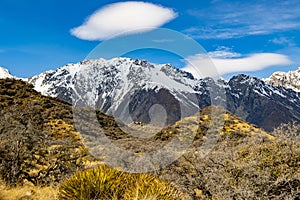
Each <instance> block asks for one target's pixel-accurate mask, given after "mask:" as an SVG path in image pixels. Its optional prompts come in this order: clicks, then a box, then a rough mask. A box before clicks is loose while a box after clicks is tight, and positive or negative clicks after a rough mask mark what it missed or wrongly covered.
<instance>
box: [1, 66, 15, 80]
mask: <svg viewBox="0 0 300 200" xmlns="http://www.w3.org/2000/svg"><path fill="white" fill-rule="evenodd" d="M2 78H13V76H12V75H11V74H10V73H9V71H8V69H5V68H3V67H1V66H0V79H2Z"/></svg>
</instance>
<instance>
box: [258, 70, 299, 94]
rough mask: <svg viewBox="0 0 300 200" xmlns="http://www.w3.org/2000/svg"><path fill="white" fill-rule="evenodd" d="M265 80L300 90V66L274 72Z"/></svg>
mask: <svg viewBox="0 0 300 200" xmlns="http://www.w3.org/2000/svg"><path fill="white" fill-rule="evenodd" d="M263 80H264V81H265V82H266V83H268V84H271V85H275V86H283V87H286V88H290V89H293V90H295V91H296V92H300V67H298V69H296V70H295V71H288V72H274V73H273V74H272V75H271V76H270V77H269V78H266V79H263Z"/></svg>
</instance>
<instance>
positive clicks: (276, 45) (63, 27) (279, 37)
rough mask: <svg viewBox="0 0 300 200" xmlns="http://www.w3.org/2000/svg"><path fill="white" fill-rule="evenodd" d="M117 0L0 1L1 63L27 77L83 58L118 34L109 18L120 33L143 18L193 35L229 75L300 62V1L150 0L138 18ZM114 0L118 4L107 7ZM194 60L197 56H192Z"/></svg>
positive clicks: (158, 56)
mask: <svg viewBox="0 0 300 200" xmlns="http://www.w3.org/2000/svg"><path fill="white" fill-rule="evenodd" d="M118 2H121V1H108V0H101V1H100V0H89V1H86V0H73V1H67V0H59V1H58V0H26V1H19V0H1V3H0V27H1V30H0V34H1V37H0V66H3V67H5V68H7V69H9V70H10V72H11V73H12V74H13V75H15V76H19V77H29V76H33V75H36V74H39V73H41V72H43V71H45V70H49V69H55V68H57V67H60V66H63V65H65V64H67V63H75V62H78V61H80V60H83V59H85V57H86V56H87V55H88V54H89V52H91V51H92V50H93V49H94V48H95V47H96V46H97V45H98V44H100V43H101V42H102V41H103V40H106V39H108V36H109V35H111V34H115V33H116V32H113V30H115V29H114V28H116V27H114V26H113V25H112V23H111V24H109V22H110V20H111V22H115V24H118V27H117V28H120V27H122V28H121V29H116V30H117V31H120V30H122V31H125V30H126V28H128V29H130V28H134V27H135V26H136V25H137V24H138V23H142V24H146V25H151V26H153V27H157V28H158V27H163V28H168V29H172V30H175V31H179V32H181V33H184V34H187V35H188V36H190V37H192V38H193V39H195V40H196V41H197V42H198V43H199V44H201V45H202V46H203V47H204V49H205V50H206V51H207V52H208V55H209V56H210V57H211V58H212V61H213V62H214V63H215V65H217V68H218V69H219V71H220V73H221V74H222V75H223V76H224V77H230V76H232V75H233V74H237V73H246V74H250V75H253V76H257V77H267V76H269V75H270V74H271V73H272V72H274V71H278V70H279V71H288V70H295V69H297V68H298V67H299V66H300V56H299V55H300V38H299V36H300V4H299V1H298V0H286V1H284V0H282V1H275V0H257V1H252V0H250V1H237V0H233V1H232V0H231V1H226V0H201V1H199V0H189V1H182V0H173V1H165V0H155V1H147V2H148V3H151V5H150V4H147V3H145V5H140V4H139V5H140V6H141V7H137V8H138V10H139V11H141V12H142V11H143V12H142V13H143V16H141V17H137V18H136V19H139V20H138V21H134V20H133V21H130V20H131V19H126V18H124V16H122V13H123V12H125V14H126V12H128V13H129V15H131V14H132V13H133V14H132V15H133V16H134V14H135V12H136V14H139V13H138V12H137V11H138V10H134V8H135V4H128V3H129V2H127V3H124V4H120V5H117V6H116V5H115V4H114V3H118ZM135 3H136V2H135ZM111 4H114V5H115V6H110V7H107V5H111ZM143 6H145V7H143ZM143 8H144V9H145V10H143ZM123 14H124V13H123ZM140 15H141V14H140ZM95 23H99V24H96V25H95ZM101 23H102V24H101ZM91 24H92V25H91ZM110 25H111V26H113V27H108V26H110ZM138 28H139V27H138ZM93 31H94V32H93ZM111 31H112V32H111ZM297 36H298V37H297ZM128 56H132V57H137V58H144V59H148V60H150V61H152V62H156V63H158V62H160V63H165V62H170V63H173V64H174V65H177V66H178V67H183V66H184V64H183V63H181V62H180V61H178V58H176V57H174V56H173V55H171V54H170V55H169V54H168V53H164V52H160V51H141V52H139V54H138V53H132V54H128ZM176 59H177V60H176ZM188 59H190V60H196V61H197V59H198V58H197V55H191V57H190V58H188Z"/></svg>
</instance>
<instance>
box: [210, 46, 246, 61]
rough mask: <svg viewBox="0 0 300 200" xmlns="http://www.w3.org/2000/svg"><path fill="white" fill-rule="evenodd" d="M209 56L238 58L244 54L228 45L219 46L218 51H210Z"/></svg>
mask: <svg viewBox="0 0 300 200" xmlns="http://www.w3.org/2000/svg"><path fill="white" fill-rule="evenodd" d="M208 56H209V57H211V58H238V57H241V56H242V55H241V54H240V53H237V52H234V51H233V50H232V48H229V47H226V46H219V47H218V48H217V49H216V51H211V52H208Z"/></svg>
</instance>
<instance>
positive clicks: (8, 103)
mask: <svg viewBox="0 0 300 200" xmlns="http://www.w3.org/2000/svg"><path fill="white" fill-rule="evenodd" d="M0 116H1V121H0V143H1V145H0V155H1V156H0V177H1V179H2V180H3V181H5V182H6V184H7V185H11V186H14V185H22V184H24V183H28V182H30V183H32V184H33V185H40V186H49V185H55V184H56V185H57V184H59V183H61V182H62V181H64V180H65V179H66V178H67V177H70V176H72V175H73V174H74V173H75V172H77V171H81V170H84V169H87V168H91V167H93V166H97V165H98V164H100V163H101V162H103V161H105V158H102V159H98V160H97V159H95V158H93V156H92V155H91V154H90V152H89V150H90V149H89V147H87V146H84V144H85V143H84V135H81V134H80V133H79V132H77V131H76V129H75V127H74V119H73V114H72V106H71V104H69V103H67V102H64V101H62V100H59V99H57V98H51V97H46V96H43V95H41V94H40V93H38V92H36V91H35V90H34V89H33V86H32V85H30V84H28V83H25V82H23V81H20V80H14V79H2V80H0ZM96 116H97V120H98V122H99V124H100V125H101V127H102V128H103V129H102V130H104V133H105V135H106V136H107V137H108V138H109V139H110V140H111V141H112V143H113V144H115V145H117V146H118V147H119V148H120V149H121V150H122V149H123V150H124V151H125V150H127V151H131V152H133V154H134V155H138V156H142V155H143V154H145V153H147V152H152V151H155V150H157V149H160V148H162V147H163V146H165V145H167V144H169V143H170V142H171V141H172V140H173V139H174V138H175V137H177V136H179V137H178V139H179V140H184V139H190V136H188V135H182V133H184V132H186V131H187V130H190V131H191V132H192V133H193V134H194V136H195V137H193V138H192V140H191V142H190V145H189V146H188V147H187V148H186V149H185V151H184V153H183V154H182V155H181V156H180V157H179V158H178V159H176V160H172V162H171V163H170V164H169V165H167V166H164V167H162V168H160V169H159V168H158V170H155V171H153V172H151V173H152V174H153V175H155V176H157V177H159V178H160V179H163V180H166V181H168V182H169V183H171V184H172V185H173V186H174V187H175V188H177V189H178V190H179V191H181V192H183V193H185V194H188V195H189V196H190V198H191V199H211V198H215V199H270V198H271V199H283V198H287V199H297V198H299V197H300V170H299V169H300V167H299V163H300V142H299V141H300V137H299V135H300V133H299V130H300V128H299V126H298V125H296V124H295V125H285V126H283V127H282V128H281V129H276V131H275V132H273V133H272V134H270V133H267V132H265V131H263V130H262V129H260V128H259V127H257V126H256V125H252V124H249V123H247V122H245V121H244V120H243V119H241V118H239V117H236V116H235V115H233V114H232V113H230V112H228V111H226V110H224V109H223V108H220V107H214V106H210V107H206V108H204V109H202V110H201V111H200V112H197V113H196V114H195V115H192V116H189V117H186V118H184V119H181V120H179V121H177V122H176V123H174V124H172V125H169V126H167V127H165V128H163V129H162V130H161V131H159V132H158V133H157V134H154V135H153V136H152V137H148V138H139V137H135V136H132V135H130V134H128V133H125V132H124V131H122V130H124V129H123V128H122V127H119V126H120V124H119V123H116V121H115V119H114V118H113V117H111V116H107V115H105V114H103V113H101V112H100V111H96ZM136 126H141V130H143V127H144V126H146V125H145V124H142V123H141V124H136ZM146 128H153V127H147V126H146ZM147 130H148V129H147ZM154 130H156V129H154ZM182 136H183V137H182ZM179 150H180V148H179ZM117 153H119V152H116V154H112V155H115V156H116V155H118V154H117ZM121 153H122V152H121ZM108 159H109V158H108ZM141 164H143V163H141ZM70 180H72V179H70ZM85 184H88V183H85ZM0 189H1V187H0ZM20 190H22V188H21V189H20ZM45 192H49V190H47V189H45ZM39 195H41V194H39ZM41 196H42V195H41ZM0 198H1V195H0Z"/></svg>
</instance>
